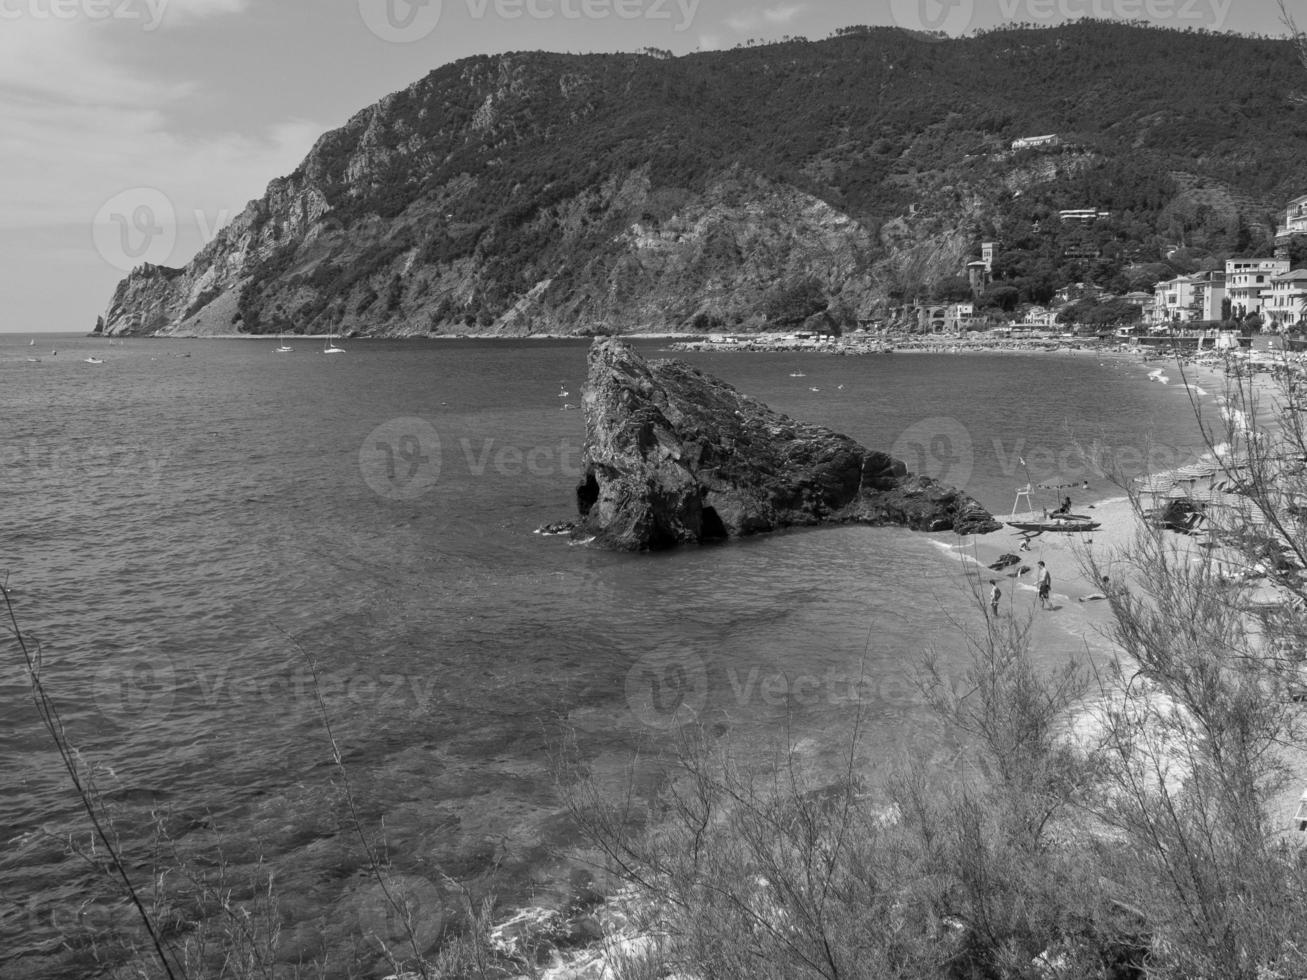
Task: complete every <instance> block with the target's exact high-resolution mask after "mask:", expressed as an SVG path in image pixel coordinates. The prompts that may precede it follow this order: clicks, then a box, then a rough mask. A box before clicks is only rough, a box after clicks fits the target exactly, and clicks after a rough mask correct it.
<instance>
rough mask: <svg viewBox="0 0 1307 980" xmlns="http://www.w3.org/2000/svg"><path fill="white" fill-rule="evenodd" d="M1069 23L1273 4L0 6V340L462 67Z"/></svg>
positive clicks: (1263, 22)
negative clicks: (517, 58)
mask: <svg viewBox="0 0 1307 980" xmlns="http://www.w3.org/2000/svg"><path fill="white" fill-rule="evenodd" d="M1290 2H1291V4H1292V5H1295V6H1296V5H1297V3H1298V2H1299V0H1290ZM1081 17H1100V18H1113V19H1121V20H1147V21H1151V22H1153V23H1156V24H1161V25H1165V26H1171V27H1177V28H1181V29H1183V28H1186V27H1191V26H1192V27H1203V28H1207V29H1211V30H1231V31H1237V32H1239V33H1245V34H1262V35H1270V36H1283V35H1285V29H1284V27H1283V25H1282V24H1281V22H1280V13H1279V9H1278V7H1277V4H1276V0H857V2H848V0H780V2H777V3H774V4H771V5H768V4H767V3H765V2H764V3H761V4H758V3H751V2H748V0H0V333H19V334H24V335H26V334H31V333H36V332H46V331H78V332H82V331H89V330H90V329H91V328H92V327H93V326H94V324H95V318H96V316H97V315H98V314H100V313H101V312H103V311H104V308H105V307H106V306H107V305H108V302H109V299H110V297H111V295H112V293H113V289H114V287H115V285H116V284H117V282H118V281H119V280H120V279H121V278H122V277H123V276H124V275H125V274H126V272H127V271H129V270H130V269H131V268H132V267H133V266H134V265H137V264H139V263H140V262H142V261H149V262H156V263H161V264H164V265H172V266H180V265H184V264H185V263H186V262H187V261H188V260H189V259H190V258H191V256H193V255H194V254H195V252H196V251H198V250H199V249H200V248H201V247H203V245H204V243H206V242H207V241H209V240H211V239H212V237H213V235H214V234H215V233H216V232H217V231H218V229H220V228H221V227H222V225H223V224H225V223H226V222H227V221H228V220H230V218H232V217H234V216H235V215H236V214H239V213H240V211H241V210H242V209H243V208H244V206H245V204H246V203H247V202H248V201H249V200H251V199H253V198H256V197H259V196H260V195H262V193H263V190H264V188H265V187H266V185H267V183H268V181H269V180H271V179H272V178H274V177H277V176H279V175H282V174H286V173H289V172H290V171H292V170H294V169H295V167H296V165H297V164H298V163H299V162H300V160H302V159H303V157H304V156H305V154H307V152H308V150H309V149H310V147H311V146H312V145H313V143H314V141H315V140H316V139H317V137H318V136H320V135H321V134H322V133H324V132H326V131H328V130H329V129H332V128H334V127H336V126H339V125H341V124H342V123H343V122H345V120H347V119H348V118H349V117H350V116H351V115H353V114H354V113H355V112H357V111H358V110H360V109H363V108H365V107H367V106H368V105H370V104H372V103H373V102H375V101H377V100H378V99H380V98H381V97H382V96H384V95H386V94H387V93H389V92H393V91H396V90H398V89H401V88H404V87H405V86H407V85H409V84H410V83H412V82H413V81H416V80H417V79H419V78H421V77H422V76H423V75H425V74H426V73H427V72H429V71H430V70H432V69H433V68H436V67H438V66H440V65H443V64H447V63H449V62H451V61H455V60H457V59H459V58H462V57H466V56H468V55H474V54H486V53H497V52H504V51H523V50H549V51H564V52H575V53H581V52H593V51H638V50H640V49H641V48H646V47H653V48H660V49H665V50H670V51H672V52H673V53H675V54H677V55H683V54H688V53H692V52H695V51H704V50H713V49H721V48H730V47H734V46H735V45H737V44H740V43H745V42H747V41H749V40H757V41H769V40H779V39H781V38H783V37H787V36H802V37H807V38H809V39H811V40H818V39H820V38H823V37H826V36H828V35H830V34H831V33H832V32H834V31H835V30H837V29H839V28H841V27H845V26H849V25H852V24H872V25H898V26H902V27H908V28H912V29H931V30H942V31H945V32H946V33H948V34H951V35H963V34H967V33H970V32H971V31H972V30H975V29H988V28H993V27H1000V26H1002V25H1004V24H1010V23H1036V24H1050V25H1051V24H1056V23H1060V22H1063V21H1066V20H1069V19H1070V20H1074V19H1078V18H1081Z"/></svg>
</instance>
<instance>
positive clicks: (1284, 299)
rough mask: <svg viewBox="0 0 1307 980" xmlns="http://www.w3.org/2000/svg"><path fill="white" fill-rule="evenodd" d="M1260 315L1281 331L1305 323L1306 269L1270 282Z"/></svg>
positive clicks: (1284, 274) (1306, 311)
mask: <svg viewBox="0 0 1307 980" xmlns="http://www.w3.org/2000/svg"><path fill="white" fill-rule="evenodd" d="M1262 315H1263V316H1265V317H1267V318H1268V319H1269V320H1270V321H1271V322H1272V323H1273V324H1276V325H1277V326H1279V327H1280V328H1281V329H1284V328H1285V327H1295V326H1300V325H1301V324H1304V323H1307V269H1294V270H1293V271H1292V272H1285V273H1282V274H1281V275H1278V276H1276V277H1275V278H1274V279H1272V280H1271V288H1270V289H1269V290H1268V295H1267V297H1266V302H1265V304H1264V306H1263V314H1262Z"/></svg>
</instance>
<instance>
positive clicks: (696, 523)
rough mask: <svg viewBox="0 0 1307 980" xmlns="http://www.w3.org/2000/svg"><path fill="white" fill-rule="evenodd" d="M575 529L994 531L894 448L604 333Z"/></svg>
mask: <svg viewBox="0 0 1307 980" xmlns="http://www.w3.org/2000/svg"><path fill="white" fill-rule="evenodd" d="M584 407H585V422H586V442H585V449H584V466H585V474H584V477H583V479H582V482H581V485H580V486H579V487H578V489H577V502H578V506H579V509H580V512H581V518H582V521H581V525H580V528H579V529H578V532H577V533H578V534H581V535H583V536H587V537H594V538H595V540H596V542H597V543H598V544H600V545H603V546H605V547H611V548H616V549H621V550H626V551H647V550H658V549H663V548H669V547H673V546H675V545H678V544H689V543H701V542H708V541H714V540H722V539H726V538H733V537H741V536H744V535H748V534H758V533H761V532H764V531H772V530H776V529H778V528H783V527H794V526H806V525H814V524H822V523H852V522H856V523H863V524H889V525H898V526H903V527H911V528H915V529H917V530H923V531H947V530H954V531H957V532H958V533H959V534H984V533H988V532H989V531H994V530H997V529H998V528H999V527H1000V525H999V523H998V522H997V521H995V520H994V519H993V518H992V517H991V516H990V515H989V513H988V512H987V511H985V510H984V508H982V507H981V506H980V505H979V504H978V503H977V502H976V501H974V500H972V499H971V498H970V497H967V496H965V495H964V494H962V493H961V492H959V491H957V490H954V489H951V488H948V487H944V486H940V485H939V484H938V483H936V482H935V481H934V480H932V479H930V478H928V477H919V476H912V475H910V474H909V473H908V472H907V470H906V468H905V466H904V464H903V463H902V462H901V461H900V460H897V459H894V458H892V457H890V456H888V455H887V454H885V453H881V452H875V451H871V450H867V449H864V448H863V447H862V446H860V445H858V444H857V443H856V442H854V441H853V440H852V439H849V438H848V437H847V436H842V435H840V434H838V433H836V432H832V431H831V430H829V429H825V428H822V427H821V426H816V425H808V424H806V423H803V422H797V421H795V420H794V419H791V418H789V417H787V416H785V415H781V414H780V413H778V412H773V411H772V410H771V409H769V408H767V407H766V406H765V405H763V404H761V403H760V402H757V401H755V400H754V399H752V398H749V397H747V396H746V395H742V394H740V393H739V392H738V391H736V390H735V389H734V388H732V387H731V386H730V385H728V384H726V383H725V382H723V381H719V380H717V379H715V378H711V377H708V376H707V375H704V374H702V373H700V372H699V371H696V370H695V369H694V368H692V367H690V366H689V365H687V364H685V363H683V362H681V361H654V362H647V361H645V360H644V359H643V358H641V357H640V356H639V355H638V354H637V353H636V352H635V351H634V350H632V349H631V347H629V346H628V345H626V344H624V343H622V342H621V341H617V340H603V341H596V342H595V345H594V346H593V347H592V349H591V351H590V365H589V374H588V377H587V379H586V387H585V393H584Z"/></svg>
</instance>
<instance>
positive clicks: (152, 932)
mask: <svg viewBox="0 0 1307 980" xmlns="http://www.w3.org/2000/svg"><path fill="white" fill-rule="evenodd" d="M0 596H3V598H4V604H5V614H6V616H7V618H8V619H9V632H10V633H11V634H12V635H13V638H14V641H15V642H16V643H17V644H18V649H19V650H20V651H22V654H23V662H24V664H25V665H26V668H27V677H28V680H29V681H30V682H31V685H32V701H33V703H34V704H35V705H36V711H37V714H39V715H40V716H41V722H42V724H44V725H45V729H46V731H48V732H49V733H50V738H51V739H52V740H53V741H54V744H55V749H56V750H57V751H58V753H59V759H60V761H61V762H62V763H63V766H64V770H65V771H66V772H67V773H68V778H69V780H71V781H72V784H73V789H74V790H75V791H76V792H77V798H78V799H79V800H80V801H81V804H82V809H83V810H85V811H86V816H87V818H88V819H89V820H90V821H91V826H92V828H93V829H94V830H95V837H96V839H98V840H99V841H100V843H101V844H103V845H104V849H105V851H106V853H108V855H109V863H110V865H111V867H112V869H113V874H114V875H115V876H116V877H117V879H118V880H119V881H120V882H121V884H122V888H123V891H124V892H125V893H126V895H127V898H128V899H129V900H130V901H131V903H132V906H133V908H135V909H136V914H137V917H138V918H139V919H140V920H141V923H142V924H143V925H144V926H145V931H146V932H147V933H148V934H149V937H150V943H151V945H152V946H153V947H154V954H155V956H156V957H157V958H158V960H159V963H160V965H162V967H163V970H164V972H165V973H167V974H168V976H169V978H171V980H177V973H176V972H175V971H174V965H173V963H172V962H171V960H170V959H169V956H168V953H167V949H166V944H165V943H164V940H163V937H162V936H161V935H160V934H159V930H158V927H157V926H156V925H155V922H154V920H153V919H152V918H151V916H150V913H149V912H147V911H146V908H145V903H144V902H143V901H142V899H141V895H140V892H138V891H137V889H136V886H135V885H134V884H133V883H132V879H131V876H130V875H129V874H128V873H127V864H126V861H125V860H124V858H123V856H122V854H121V853H120V851H119V849H118V847H117V845H116V844H115V842H114V841H113V839H112V837H111V835H110V833H109V825H110V823H111V819H110V817H109V815H108V814H107V813H106V812H104V806H103V803H102V802H101V800H100V797H99V794H98V793H97V792H96V789H95V785H94V783H93V781H92V780H91V779H90V778H89V777H87V778H85V779H84V778H83V776H82V772H81V768H80V767H79V766H78V764H77V750H76V749H75V748H74V747H73V746H72V744H71V741H70V740H69V738H68V732H67V730H66V729H65V728H64V723H63V719H62V718H61V717H60V715H59V709H58V708H57V707H56V706H55V703H54V701H53V699H51V697H50V695H49V693H48V692H47V691H46V689H45V684H44V683H43V682H42V680H41V645H40V643H39V642H37V644H36V645H35V648H32V647H29V646H28V645H27V638H26V637H24V636H23V632H22V630H20V629H19V627H18V617H17V614H16V613H15V612H14V604H13V601H12V599H11V598H10V594H9V588H8V585H7V583H0ZM179 969H180V968H179ZM182 976H185V972H184V971H182Z"/></svg>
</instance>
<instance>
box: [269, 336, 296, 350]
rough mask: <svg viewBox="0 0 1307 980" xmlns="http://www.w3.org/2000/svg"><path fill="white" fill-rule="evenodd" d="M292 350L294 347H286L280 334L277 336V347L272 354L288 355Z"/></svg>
mask: <svg viewBox="0 0 1307 980" xmlns="http://www.w3.org/2000/svg"><path fill="white" fill-rule="evenodd" d="M294 349H295V348H294V347H287V346H286V341H285V340H283V339H282V336H281V334H277V346H276V347H274V348H273V353H276V354H289V353H290V352H291V351H293V350H294Z"/></svg>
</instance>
